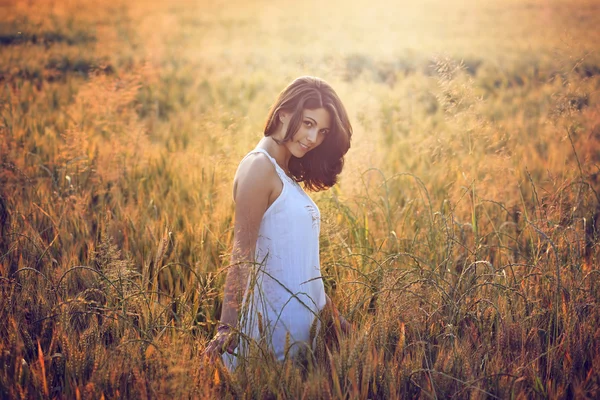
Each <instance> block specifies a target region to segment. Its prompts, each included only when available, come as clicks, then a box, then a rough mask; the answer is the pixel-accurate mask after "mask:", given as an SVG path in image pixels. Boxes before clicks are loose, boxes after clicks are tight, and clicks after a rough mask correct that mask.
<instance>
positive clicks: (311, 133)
mask: <svg viewBox="0 0 600 400" xmlns="http://www.w3.org/2000/svg"><path fill="white" fill-rule="evenodd" d="M291 117H292V114H288V113H286V112H281V113H280V120H281V122H282V124H283V132H286V131H287V127H288V124H289V122H290V118H291ZM330 124H331V116H330V115H329V111H327V110H326V109H325V108H317V109H315V110H309V109H304V110H303V111H302V122H301V123H300V128H298V130H297V131H296V133H295V134H294V137H293V138H292V140H290V141H288V142H285V143H284V145H285V146H286V147H287V149H288V150H289V151H290V153H292V155H293V156H294V157H296V158H302V157H304V155H305V154H306V153H308V152H309V151H311V150H313V149H314V148H316V147H317V146H319V145H320V144H321V143H323V140H325V137H326V136H327V134H329V130H330Z"/></svg>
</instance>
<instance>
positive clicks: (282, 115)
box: [279, 111, 290, 124]
mask: <svg viewBox="0 0 600 400" xmlns="http://www.w3.org/2000/svg"><path fill="white" fill-rule="evenodd" d="M289 118H290V115H289V114H288V113H286V112H285V111H279V122H281V123H282V124H284V123H285V122H286V121H287V120H288V119H289Z"/></svg>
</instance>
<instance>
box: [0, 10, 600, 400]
mask: <svg viewBox="0 0 600 400" xmlns="http://www.w3.org/2000/svg"><path fill="white" fill-rule="evenodd" d="M598 43H600V2H598V1H596V0H594V1H592V0H571V1H567V0H544V1H542V0H529V1H527V0H523V1H521V0H520V1H517V0H503V1H500V0H487V1H475V0H447V1H441V0H423V1H420V2H408V1H394V2H392V1H380V0H371V1H364V0H351V1H340V0H331V1H329V2H322V1H321V2H317V1H313V0H307V1H303V2H294V1H288V0H281V1H277V2H272V1H261V0H252V1H240V0H232V1H219V0H215V1H208V0H198V1H190V0H187V1H184V0H178V1H174V2H158V1H122V0H116V1H111V2H107V3H102V4H100V3H98V2H93V1H90V0H79V1H48V0H40V1H11V0H8V1H1V2H0V93H1V94H0V320H2V321H3V323H2V324H0V360H1V362H0V397H2V398H101V397H105V398H115V397H122V398H156V397H158V398H164V397H172V398H184V397H185V398H205V397H217V398H227V397H228V398H242V397H243V398H301V397H302V398H328V397H330V398H397V397H402V398H410V397H422V398H430V397H432V398H448V397H457V398H507V397H517V398H535V397H542V398H545V397H552V398H555V397H561V398H562V397H568V398H572V397H576V398H585V397H588V398H594V397H597V396H599V395H600V393H599V392H600V375H599V374H598V372H597V371H599V370H600V346H599V343H600V329H599V328H598V327H599V326H600V311H599V310H600V308H599V304H598V303H599V298H600V297H599V296H600V291H599V284H598V275H599V274H600V272H599V269H598V262H599V259H598V257H599V250H598V232H599V229H600V226H599V223H600V197H599V192H600V175H599V173H600V114H599V113H600V102H599V96H600V92H599V90H600V55H599V54H598V50H599V48H598ZM300 75H316V76H319V77H321V78H324V79H325V80H327V81H328V82H329V83H331V84H332V86H333V87H334V88H335V89H336V91H337V92H338V94H339V95H340V97H341V98H342V100H343V101H344V103H345V104H346V106H347V109H348V111H349V113H350V116H351V120H352V123H353V126H354V132H355V133H354V136H353V139H352V148H351V149H350V151H349V153H348V155H347V157H346V167H345V170H344V172H343V174H342V177H341V181H340V183H339V185H337V186H336V187H334V188H333V189H330V190H328V191H325V192H322V193H316V194H313V195H312V196H313V198H314V199H315V201H316V202H317V204H318V205H319V207H320V209H321V213H322V232H321V261H322V265H321V269H322V272H323V275H324V279H325V284H326V288H327V292H328V293H329V294H330V295H331V297H332V298H333V300H334V302H336V304H338V305H339V308H340V310H341V311H342V313H343V314H344V315H346V316H347V318H348V319H349V320H350V321H351V322H352V323H353V324H354V325H355V327H356V331H355V332H354V333H353V334H352V335H351V336H349V337H345V338H341V339H340V341H339V343H337V345H332V346H330V347H329V349H328V350H329V351H328V352H326V353H324V354H319V355H317V357H316V360H315V362H314V363H312V362H308V363H304V364H298V363H297V362H293V361H291V360H290V361H286V362H285V363H283V364H277V363H274V362H273V361H272V360H271V361H269V360H262V361H261V362H260V363H256V365H252V368H249V369H248V370H245V371H238V373H236V374H230V373H228V372H227V371H226V370H224V369H223V368H222V366H221V365H219V364H215V363H211V362H209V361H208V360H206V359H204V358H203V356H202V350H203V349H204V346H205V344H206V343H207V341H208V340H209V339H210V338H211V336H212V334H213V333H214V331H215V324H216V322H217V321H218V316H219V313H220V292H221V291H222V286H223V283H224V275H225V272H226V269H227V266H228V262H229V257H228V253H229V251H230V246H231V239H232V229H231V228H232V221H233V202H232V198H231V182H232V178H233V174H234V172H235V169H236V167H237V163H238V162H239V160H240V159H241V158H242V157H243V155H244V154H245V153H247V152H248V151H249V150H250V149H252V148H253V146H254V145H255V144H256V142H257V141H258V140H259V139H260V137H261V136H262V133H261V132H262V129H263V123H264V122H265V117H266V114H267V111H268V108H269V106H270V105H271V103H272V101H273V100H274V98H275V97H276V95H277V94H278V93H279V91H280V90H281V89H282V88H283V87H284V86H285V85H286V84H287V83H289V82H290V81H291V80H293V79H294V78H296V77H297V76H300Z"/></svg>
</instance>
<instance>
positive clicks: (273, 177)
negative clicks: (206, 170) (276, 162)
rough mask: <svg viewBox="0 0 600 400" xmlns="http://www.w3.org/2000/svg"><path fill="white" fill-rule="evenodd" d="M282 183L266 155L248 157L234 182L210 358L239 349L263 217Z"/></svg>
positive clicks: (207, 351)
mask: <svg viewBox="0 0 600 400" xmlns="http://www.w3.org/2000/svg"><path fill="white" fill-rule="evenodd" d="M277 183H279V185H280V186H281V185H282V183H281V181H280V180H279V178H278V177H277V173H276V172H275V169H274V168H273V165H272V164H271V162H270V161H269V160H268V159H267V158H266V156H265V155H263V154H256V155H252V156H249V157H248V158H246V159H245V160H244V161H242V163H241V164H240V167H239V168H238V171H237V173H236V177H235V179H234V189H233V198H234V201H235V220H234V236H233V251H232V256H231V266H230V267H229V269H228V271H227V277H226V278H225V288H224V294H223V308H222V310H221V321H220V324H219V327H218V328H217V334H216V336H215V337H214V338H213V340H212V341H211V342H210V343H209V344H208V346H207V347H206V350H205V351H206V353H208V354H209V355H213V356H215V355H218V354H221V353H222V352H223V351H225V350H227V351H228V352H233V350H234V349H235V347H236V346H237V337H236V335H235V331H236V330H237V329H238V326H237V325H238V321H239V312H240V307H241V305H242V300H243V296H244V292H245V289H246V284H247V282H248V274H249V270H250V267H251V266H252V264H253V263H254V251H255V247H256V240H257V238H258V231H259V229H260V223H261V221H262V217H263V215H264V213H265V211H266V210H267V208H268V206H269V200H270V197H271V196H272V194H273V191H274V190H276V189H277V186H276V185H277Z"/></svg>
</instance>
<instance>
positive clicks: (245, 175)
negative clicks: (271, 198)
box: [233, 151, 279, 199]
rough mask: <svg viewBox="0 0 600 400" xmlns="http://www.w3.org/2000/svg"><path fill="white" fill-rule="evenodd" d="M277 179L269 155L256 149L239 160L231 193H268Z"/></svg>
mask: <svg viewBox="0 0 600 400" xmlns="http://www.w3.org/2000/svg"><path fill="white" fill-rule="evenodd" d="M278 180H279V178H278V176H277V171H276V170H275V166H274V165H273V163H272V161H271V160H270V159H269V156H268V155H266V154H264V153H263V152H260V151H256V152H251V153H249V154H247V155H246V156H245V157H244V158H243V159H242V161H241V162H240V164H239V166H238V169H237V171H236V173H235V177H234V180H233V195H234V199H235V197H236V192H240V189H241V190H242V191H243V192H247V191H249V190H250V191H251V192H253V193H255V194H257V193H261V192H264V193H265V194H266V195H268V194H269V193H270V192H271V191H272V190H273V187H274V185H276V184H277V181H278Z"/></svg>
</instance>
